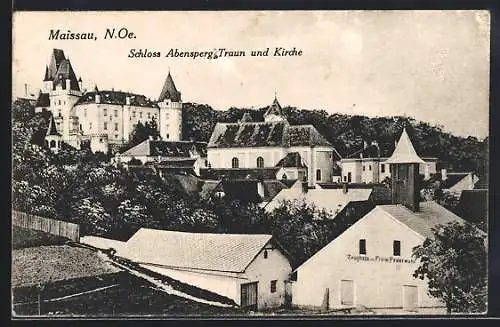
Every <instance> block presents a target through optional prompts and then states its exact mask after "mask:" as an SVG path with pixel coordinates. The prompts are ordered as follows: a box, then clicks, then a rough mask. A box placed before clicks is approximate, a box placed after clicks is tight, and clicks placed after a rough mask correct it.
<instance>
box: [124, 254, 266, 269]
mask: <svg viewBox="0 0 500 327" xmlns="http://www.w3.org/2000/svg"><path fill="white" fill-rule="evenodd" d="M259 253H260V252H259ZM122 258H124V257H122ZM125 259H127V258H125ZM252 261H253V259H252ZM134 262H136V263H138V264H140V265H141V264H142V265H151V266H157V267H164V268H172V269H190V270H200V271H217V272H225V273H244V272H245V270H242V271H237V270H218V269H206V268H194V267H186V266H169V265H162V264H158V263H152V262H143V261H135V260H134ZM245 269H246V267H245Z"/></svg>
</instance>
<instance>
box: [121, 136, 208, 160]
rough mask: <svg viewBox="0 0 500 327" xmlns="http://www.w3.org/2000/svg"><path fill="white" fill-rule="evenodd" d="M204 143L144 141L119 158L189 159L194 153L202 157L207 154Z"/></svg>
mask: <svg viewBox="0 0 500 327" xmlns="http://www.w3.org/2000/svg"><path fill="white" fill-rule="evenodd" d="M206 146H207V144H206V143H205V142H195V141H162V140H149V139H148V140H144V141H143V142H141V143H139V144H137V145H136V146H134V147H132V148H130V149H128V150H127V151H125V152H123V153H121V154H120V156H134V157H135V156H148V157H157V156H163V157H177V158H190V157H191V152H192V151H193V152H194V151H195V152H197V153H198V154H199V155H200V156H202V157H204V156H206V153H207V148H206Z"/></svg>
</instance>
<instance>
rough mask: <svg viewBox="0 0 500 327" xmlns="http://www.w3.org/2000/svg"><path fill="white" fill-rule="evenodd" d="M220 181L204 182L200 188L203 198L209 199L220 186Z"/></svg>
mask: <svg viewBox="0 0 500 327" xmlns="http://www.w3.org/2000/svg"><path fill="white" fill-rule="evenodd" d="M219 183H220V181H218V180H215V181H211V180H205V181H202V184H201V188H200V196H201V197H208V196H210V194H212V192H213V190H214V189H215V188H216V187H217V185H219Z"/></svg>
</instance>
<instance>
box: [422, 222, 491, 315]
mask: <svg viewBox="0 0 500 327" xmlns="http://www.w3.org/2000/svg"><path fill="white" fill-rule="evenodd" d="M433 234H434V237H433V238H427V239H426V240H425V241H424V242H423V244H422V245H419V246H416V247H415V248H414V249H413V256H414V257H416V258H417V259H419V261H420V265H419V267H418V268H417V269H416V270H415V272H414V275H413V276H414V277H416V278H420V279H422V280H423V279H424V278H426V279H427V280H428V281H429V294H430V295H431V296H434V297H436V298H438V299H441V300H442V301H443V302H444V303H445V304H446V308H447V312H448V313H452V312H460V313H470V312H485V311H486V305H487V271H486V265H487V252H486V244H485V234H484V233H483V232H482V231H480V230H479V229H477V228H476V227H475V226H474V225H472V224H470V223H467V222H464V223H459V222H453V223H449V224H447V225H440V226H437V227H436V228H434V229H433Z"/></svg>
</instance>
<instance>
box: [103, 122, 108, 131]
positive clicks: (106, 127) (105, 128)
mask: <svg viewBox="0 0 500 327" xmlns="http://www.w3.org/2000/svg"><path fill="white" fill-rule="evenodd" d="M104 130H105V131H106V130H108V123H106V122H105V123H104Z"/></svg>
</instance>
